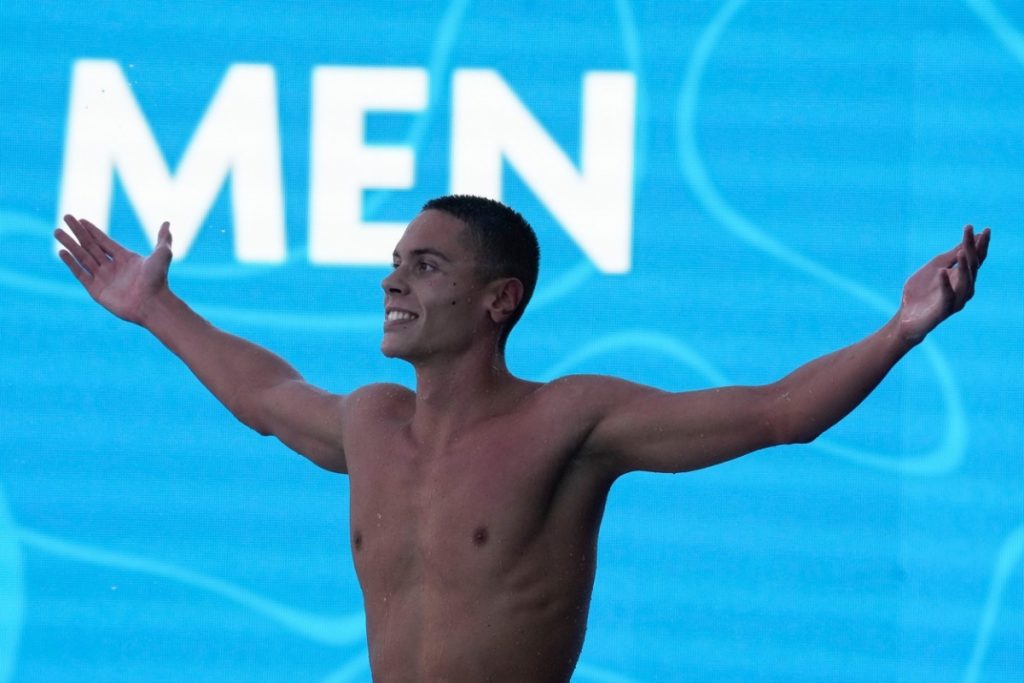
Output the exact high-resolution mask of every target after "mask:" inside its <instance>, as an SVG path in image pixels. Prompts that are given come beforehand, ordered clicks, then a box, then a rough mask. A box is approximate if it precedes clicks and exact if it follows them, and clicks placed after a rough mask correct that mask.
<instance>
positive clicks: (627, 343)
mask: <svg viewBox="0 0 1024 683" xmlns="http://www.w3.org/2000/svg"><path fill="white" fill-rule="evenodd" d="M624 348H643V349H647V350H650V351H657V352H659V353H662V354H664V355H666V356H668V357H670V358H673V359H675V360H678V361H679V362H681V363H683V364H684V365H686V366H688V367H690V368H692V369H693V370H695V371H696V372H697V373H699V374H700V375H701V376H702V377H703V378H704V379H706V380H707V381H709V382H711V383H712V384H714V385H717V386H721V385H723V384H728V383H729V382H728V378H726V376H725V375H723V374H722V373H721V372H719V370H718V369H717V368H715V367H714V366H713V365H711V363H709V362H708V361H707V360H705V359H704V358H703V357H702V356H701V355H700V354H699V353H697V352H696V351H694V350H693V349H692V348H690V347H689V346H687V345H686V344H684V343H682V342H681V341H679V340H678V339H675V338H673V337H670V336H668V335H665V334H661V333H660V332H650V331H647V330H627V331H623V332H614V333H612V334H609V335H605V336H603V337H600V338H599V339H596V340H595V341H592V342H590V343H588V344H586V345H584V346H583V348H581V349H579V350H578V351H576V352H574V353H572V354H569V355H568V356H566V357H565V358H563V359H561V360H559V361H558V362H557V363H555V364H554V365H552V366H551V367H549V368H548V369H547V370H545V371H544V372H543V373H541V377H544V378H547V379H553V378H555V377H558V376H560V375H563V374H565V373H566V372H568V371H569V370H570V369H571V368H575V367H579V366H580V365H583V364H584V363H585V362H586V361H588V360H590V359H591V358H594V357H596V356H601V355H604V354H606V353H611V352H613V351H618V350H620V349H624Z"/></svg>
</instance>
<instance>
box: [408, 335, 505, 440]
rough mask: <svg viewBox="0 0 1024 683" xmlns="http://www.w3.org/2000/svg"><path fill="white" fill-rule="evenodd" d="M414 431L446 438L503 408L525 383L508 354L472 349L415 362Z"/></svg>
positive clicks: (433, 436) (435, 437) (419, 433)
mask: <svg viewBox="0 0 1024 683" xmlns="http://www.w3.org/2000/svg"><path fill="white" fill-rule="evenodd" d="M414 365H415V369H416V409H415V413H414V415H413V423H412V427H413V433H414V434H416V435H421V436H423V435H428V434H429V435H430V436H431V438H432V439H437V438H440V439H442V440H446V439H448V438H450V437H451V436H453V435H454V434H455V433H456V432H458V431H459V430H460V429H463V428H465V427H467V426H469V425H472V424H474V423H476V422H478V421H479V420H481V419H484V418H486V417H489V416H491V415H493V414H494V413H496V412H498V411H500V410H501V409H502V406H503V404H504V403H505V402H506V401H507V400H509V398H510V393H511V390H513V389H514V388H515V387H516V386H517V385H519V384H521V380H519V379H517V378H516V377H514V376H512V374H511V373H510V372H509V371H508V367H507V366H506V365H505V356H504V353H503V352H502V351H500V350H495V351H494V353H490V354H483V353H479V352H478V353H473V352H472V351H471V352H469V353H466V354H463V355H460V356H458V357H456V358H448V359H431V360H429V361H424V362H418V363H415V364H414Z"/></svg>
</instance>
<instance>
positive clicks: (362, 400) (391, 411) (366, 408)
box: [346, 382, 415, 422]
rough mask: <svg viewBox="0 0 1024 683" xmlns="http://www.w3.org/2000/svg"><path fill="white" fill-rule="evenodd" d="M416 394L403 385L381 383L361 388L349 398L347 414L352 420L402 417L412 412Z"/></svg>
mask: <svg viewBox="0 0 1024 683" xmlns="http://www.w3.org/2000/svg"><path fill="white" fill-rule="evenodd" d="M414 400H415V394H414V393H413V392H412V390H411V389H409V388H407V387H404V386H402V385H401V384H392V383H388V382H379V383H375V384H367V385H364V386H361V387H359V388H358V389H356V390H355V391H353V392H352V393H351V394H349V395H348V398H347V401H346V403H347V406H346V409H347V412H348V413H349V416H350V419H353V420H355V421H357V422H358V421H359V420H360V419H361V418H367V417H370V418H380V417H384V416H388V415H393V416H395V417H399V416H401V415H402V414H403V413H404V412H407V411H411V410H412V406H413V401H414Z"/></svg>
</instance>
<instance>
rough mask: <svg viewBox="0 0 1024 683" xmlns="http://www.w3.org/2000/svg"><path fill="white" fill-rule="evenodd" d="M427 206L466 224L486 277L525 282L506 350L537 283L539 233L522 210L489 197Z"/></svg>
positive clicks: (459, 197)
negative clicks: (528, 221) (522, 213)
mask: <svg viewBox="0 0 1024 683" xmlns="http://www.w3.org/2000/svg"><path fill="white" fill-rule="evenodd" d="M427 209H433V210H435V211H443V212H444V213H447V214H449V215H451V216H454V217H455V218H458V219H459V220H461V221H462V222H463V223H465V224H466V227H467V228H469V230H468V233H469V237H470V240H471V241H472V243H473V249H474V250H475V251H476V253H477V256H478V257H479V259H480V268H481V272H480V276H481V279H482V280H484V281H486V282H490V281H491V280H494V279H496V278H500V277H514V278H517V279H518V280H519V281H520V282H522V283H523V300H522V301H520V302H519V307H518V308H516V310H515V311H514V312H513V313H512V317H511V318H509V319H508V324H507V325H506V326H505V329H503V330H502V331H501V337H500V338H499V339H498V343H499V345H500V347H501V348H502V349H504V348H505V341H506V340H507V339H508V335H509V333H510V332H511V331H512V328H513V327H514V326H515V324H516V323H517V322H519V319H520V318H521V317H522V315H523V311H525V310H526V304H528V303H529V302H530V297H532V296H533V290H534V288H535V287H536V286H537V274H538V272H539V270H540V245H539V244H538V243H537V235H536V233H534V231H533V228H531V227H530V224H529V223H527V222H526V219H525V218H523V217H522V215H520V213H519V212H518V211H516V210H515V209H513V208H511V207H509V206H506V205H505V204H502V203H501V202H499V201H496V200H494V199H487V198H485V197H474V196H471V195H461V194H456V195H446V196H444V197H436V198H434V199H431V200H430V201H429V202H427V203H426V204H424V205H423V210H424V211H426V210H427Z"/></svg>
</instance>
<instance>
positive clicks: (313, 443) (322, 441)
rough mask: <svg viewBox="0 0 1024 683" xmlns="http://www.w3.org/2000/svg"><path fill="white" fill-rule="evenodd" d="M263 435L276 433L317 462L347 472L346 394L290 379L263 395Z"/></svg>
mask: <svg viewBox="0 0 1024 683" xmlns="http://www.w3.org/2000/svg"><path fill="white" fill-rule="evenodd" d="M260 404H261V412H262V415H263V418H262V428H261V429H260V430H259V431H260V433H262V434H267V435H273V436H275V437H277V438H278V439H280V441H281V442H282V443H284V444H285V445H286V446H288V447H289V448H291V449H292V450H294V451H296V452H297V453H300V454H301V455H304V456H305V457H307V458H309V459H310V460H312V461H313V462H314V463H316V464H317V465H319V466H321V467H324V468H325V469H329V470H332V471H335V472H344V471H345V457H344V450H343V448H342V427H343V423H344V408H345V397H344V396H341V395H338V394H331V393H328V392H326V391H322V390H320V389H317V388H316V387H314V386H312V385H310V384H308V383H306V382H304V381H301V380H289V381H287V382H282V383H281V384H279V385H277V386H275V387H273V388H271V389H268V390H267V391H266V392H264V395H263V396H262V397H261V401H260Z"/></svg>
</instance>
